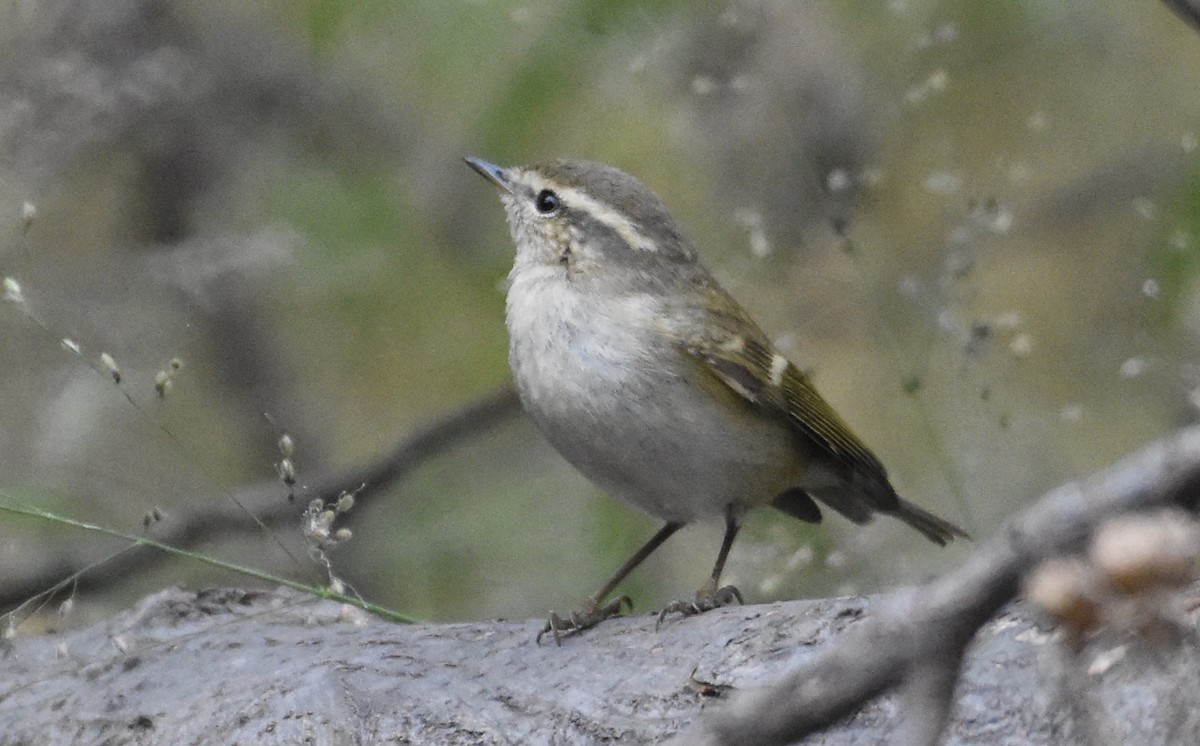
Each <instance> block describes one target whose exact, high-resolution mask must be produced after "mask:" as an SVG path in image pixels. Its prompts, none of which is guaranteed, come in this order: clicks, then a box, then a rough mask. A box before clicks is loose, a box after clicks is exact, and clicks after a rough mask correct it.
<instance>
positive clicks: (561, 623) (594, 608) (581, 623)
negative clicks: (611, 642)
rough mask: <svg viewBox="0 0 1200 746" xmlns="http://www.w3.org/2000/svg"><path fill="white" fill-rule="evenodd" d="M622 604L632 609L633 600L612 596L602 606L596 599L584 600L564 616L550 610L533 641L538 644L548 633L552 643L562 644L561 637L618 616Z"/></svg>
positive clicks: (626, 597) (577, 632) (575, 633)
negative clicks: (611, 598) (552, 637)
mask: <svg viewBox="0 0 1200 746" xmlns="http://www.w3.org/2000/svg"><path fill="white" fill-rule="evenodd" d="M622 606H623V607H625V608H626V609H629V610H630V611H632V610H633V601H631V600H630V599H629V596H621V597H620V598H614V599H613V600H612V601H609V602H608V603H606V604H604V605H603V606H601V605H600V604H599V603H598V602H596V601H592V600H588V601H584V602H583V605H582V606H580V607H579V608H578V609H576V610H575V611H572V612H571V613H570V614H568V615H567V616H566V617H561V616H559V615H558V614H556V613H554V612H553V611H552V612H550V619H548V620H547V621H546V626H545V627H542V631H541V632H538V635H537V638H536V640H535V642H536V643H537V644H539V645H540V644H541V643H542V637H543V636H544V635H546V634H547V633H549V634H551V635H553V636H554V644H556V645H562V638H564V637H570V636H572V635H577V634H579V633H580V632H583V631H584V630H585V629H591V628H592V627H595V626H596V625H597V624H599V623H600V622H603V621H604V620H605V619H611V618H612V617H615V616H620V614H621V607H622Z"/></svg>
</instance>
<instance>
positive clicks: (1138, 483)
mask: <svg viewBox="0 0 1200 746" xmlns="http://www.w3.org/2000/svg"><path fill="white" fill-rule="evenodd" d="M1198 504H1200V427H1193V428H1190V429H1187V430H1182V431H1180V432H1179V433H1177V434H1176V435H1174V436H1173V437H1171V438H1168V439H1166V440H1162V441H1159V442H1156V443H1152V444H1150V445H1148V446H1146V447H1144V448H1143V449H1142V450H1140V451H1138V452H1137V453H1135V454H1134V455H1132V456H1130V457H1128V458H1126V459H1125V460H1123V461H1121V462H1120V463H1118V464H1117V465H1116V466H1114V467H1112V468H1110V469H1108V470H1106V471H1103V472H1099V473H1097V474H1095V475H1093V476H1091V477H1089V478H1087V479H1084V480H1082V481H1080V482H1074V483H1070V484H1066V485H1064V486H1062V487H1059V488H1058V489H1055V490H1053V491H1052V492H1050V493H1048V494H1047V495H1045V496H1044V497H1043V498H1042V499H1040V500H1039V501H1038V502H1036V503H1035V504H1034V505H1032V506H1031V507H1029V508H1028V509H1026V510H1025V511H1024V512H1022V513H1021V514H1020V515H1018V516H1017V517H1016V518H1014V519H1013V520H1011V521H1010V522H1009V523H1008V524H1007V526H1006V528H1005V529H1004V530H1003V531H1001V532H1000V533H999V535H997V536H995V537H993V538H992V539H991V540H989V541H988V542H987V543H985V544H984V545H983V546H982V547H980V548H979V550H978V551H976V552H975V553H974V554H973V555H972V556H971V557H969V558H968V559H967V561H966V562H965V563H964V564H963V565H962V566H961V567H959V568H958V569H956V570H954V571H952V572H950V573H947V574H946V575H944V576H942V577H940V578H938V579H936V580H934V581H933V582H931V583H929V584H928V585H925V586H923V587H921V588H917V589H913V590H910V591H906V592H903V593H898V594H896V595H894V596H892V597H891V598H890V599H888V600H887V601H886V602H884V603H882V604H881V605H880V606H879V609H878V611H876V612H875V613H873V614H872V615H871V616H870V617H869V618H867V619H865V620H863V621H862V622H860V623H859V624H857V625H855V626H854V627H852V628H850V629H848V630H846V631H845V632H844V633H843V634H841V635H840V636H839V637H837V638H835V639H833V640H832V641H830V642H829V643H828V644H827V645H826V647H825V649H824V650H823V651H820V652H819V653H817V654H816V655H815V656H814V657H813V658H812V659H811V660H809V661H808V662H806V663H805V664H804V665H802V666H801V667H800V668H798V669H797V670H796V671H795V672H793V673H792V674H790V675H788V676H787V677H786V678H785V679H784V680H783V681H781V682H780V683H779V684H778V685H776V686H773V687H770V688H766V689H762V690H759V691H753V692H747V693H745V694H743V695H742V696H740V697H737V698H735V699H734V700H733V701H732V702H731V703H730V705H729V706H727V707H724V708H722V709H720V710H717V711H715V712H713V713H712V714H710V715H708V716H707V717H706V718H705V719H704V720H703V721H702V722H701V723H700V725H699V726H698V727H697V728H696V729H695V730H694V731H693V732H690V733H688V734H685V736H684V737H682V739H681V740H680V741H679V742H680V743H689V744H711V745H713V746H715V745H716V744H722V745H723V746H733V745H734V744H786V743H791V742H793V741H795V740H797V739H799V738H801V737H803V736H805V735H807V734H809V733H812V732H814V731H817V730H820V729H822V728H825V727H827V726H829V725H831V724H833V723H835V722H836V721H838V720H839V719H841V718H843V717H845V716H847V715H850V714H852V713H853V712H855V711H856V710H857V709H858V708H860V707H861V706H862V705H863V704H864V703H865V702H867V701H868V700H870V699H871V698H873V697H876V696H878V695H880V694H882V693H884V692H886V691H889V690H893V689H895V690H897V691H898V693H899V694H900V695H901V697H900V701H901V702H902V706H903V709H904V713H905V714H904V718H905V724H904V727H903V730H902V734H903V735H904V736H905V737H906V741H905V742H906V743H919V744H925V743H936V742H937V738H938V736H939V734H940V732H941V730H942V728H943V726H944V725H945V722H946V720H947V718H948V716H949V714H950V712H951V709H952V706H953V705H952V702H951V695H952V692H953V688H954V682H955V681H956V680H957V677H958V674H959V669H960V667H961V665H962V659H963V653H964V651H965V649H966V647H967V645H968V644H969V643H970V642H971V640H972V638H973V637H974V635H975V633H976V631H977V630H978V629H979V628H980V627H981V626H982V625H983V624H984V623H985V622H986V621H987V620H988V619H989V618H990V617H991V616H992V615H993V614H995V613H996V611H997V610H999V608H1000V607H1001V606H1003V605H1004V604H1005V603H1007V602H1008V601H1010V600H1011V599H1012V598H1013V597H1014V596H1015V595H1016V593H1017V590H1018V584H1019V582H1020V579H1021V577H1022V576H1023V575H1024V574H1026V573H1027V572H1029V571H1030V570H1032V569H1033V568H1035V567H1036V566H1037V565H1038V564H1039V563H1041V562H1042V561H1043V560H1045V559H1047V558H1049V557H1053V556H1057V555H1062V554H1069V553H1072V552H1077V551H1080V550H1081V549H1082V548H1083V547H1084V546H1085V545H1086V543H1087V542H1088V541H1089V540H1090V538H1091V536H1092V533H1093V532H1094V531H1095V529H1096V528H1097V526H1098V525H1099V524H1100V522H1101V521H1103V520H1105V519H1107V518H1111V517H1114V516H1117V515H1120V514H1122V513H1128V512H1132V511H1144V510H1151V509H1155V508H1162V507H1168V506H1176V507H1181V508H1184V509H1186V510H1189V511H1191V512H1195V511H1196V509H1197V507H1198Z"/></svg>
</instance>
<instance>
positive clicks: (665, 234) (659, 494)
mask: <svg viewBox="0 0 1200 746" xmlns="http://www.w3.org/2000/svg"><path fill="white" fill-rule="evenodd" d="M466 161H467V163H468V164H469V165H470V166H471V167H472V168H473V169H475V170H476V171H477V172H479V173H480V174H481V175H482V176H483V177H484V178H486V179H488V180H489V181H491V182H492V183H493V184H495V185H496V186H498V187H499V188H500V189H501V194H500V199H501V201H502V202H503V203H504V209H505V212H506V213H507V216H508V225H509V229H510V231H511V233H512V238H513V242H514V243H515V244H516V249H517V252H516V260H515V261H514V263H513V268H512V271H511V272H510V273H509V275H508V279H509V287H508V297H507V314H506V316H507V318H506V323H507V326H508V333H509V356H508V360H509V365H510V366H511V367H512V372H513V376H514V378H515V379H516V384H517V390H518V391H519V393H520V397H521V402H522V404H523V405H524V408H525V410H526V411H527V412H528V414H529V415H530V417H532V419H533V421H534V422H535V423H536V424H537V426H538V428H539V429H540V430H541V432H542V433H543V434H544V435H545V436H546V438H547V439H548V440H549V441H550V443H551V444H552V445H553V446H554V447H555V448H557V449H558V451H559V452H560V453H561V454H562V455H563V456H564V457H566V459H567V460H568V461H569V462H571V464H573V465H574V466H575V467H576V468H577V469H579V471H581V472H583V474H584V475H585V476H587V477H588V478H589V479H591V480H592V481H593V482H595V483H596V484H597V485H599V486H600V487H601V488H603V489H604V490H605V491H607V492H609V493H610V494H612V495H614V496H616V497H618V498H620V499H622V500H624V501H625V502H627V503H629V504H631V505H632V506H634V507H636V508H638V509H640V510H642V511H644V512H645V513H648V514H650V515H651V516H654V517H656V518H658V519H660V520H662V521H664V525H663V527H662V528H661V529H660V530H659V531H658V533H656V534H655V535H654V536H653V537H652V538H651V539H650V540H649V541H648V542H647V543H646V544H645V545H644V546H643V547H642V548H641V549H639V550H638V551H637V553H635V554H634V555H633V556H632V557H631V558H630V559H629V561H628V562H626V563H625V564H624V565H623V566H622V567H621V568H620V569H619V570H617V572H616V573H615V574H614V575H613V576H612V578H611V579H610V580H609V581H608V582H607V583H605V584H604V585H603V586H602V587H601V588H600V589H599V590H597V591H596V592H595V593H594V594H592V595H591V596H590V597H588V598H587V600H586V601H584V603H583V604H582V605H581V606H580V607H579V608H578V609H577V610H576V611H574V612H573V613H571V614H570V615H568V616H567V617H560V616H559V615H558V614H554V613H551V615H550V619H549V621H548V622H547V623H546V626H545V628H544V629H543V630H542V632H541V633H540V634H539V635H538V639H539V640H540V639H541V637H542V636H543V635H544V634H546V633H552V634H553V635H554V637H555V639H556V640H559V639H560V637H561V636H562V635H565V634H572V633H577V632H580V631H582V630H585V629H587V628H589V627H592V626H595V625H596V624H598V623H599V622H601V621H603V620H604V619H607V618H609V617H612V616H615V615H617V614H619V613H620V611H621V607H622V606H623V605H630V602H629V599H628V597H624V596H623V597H620V598H617V599H615V600H612V601H609V600H608V597H609V595H610V594H611V593H612V592H613V590H614V589H615V588H616V587H617V585H618V584H620V582H621V581H622V580H623V579H624V578H625V576H626V575H628V574H629V573H630V572H631V571H632V570H633V569H634V568H635V567H637V565H638V564H639V563H640V562H641V561H642V560H644V559H645V558H646V557H647V556H649V555H650V554H651V553H652V552H653V551H654V550H655V549H657V548H658V547H659V546H660V545H661V544H662V543H663V542H664V541H666V540H667V539H668V538H669V537H670V536H671V535H672V534H674V533H675V532H676V531H678V530H679V529H680V528H681V527H682V526H683V525H684V524H687V523H689V522H691V521H695V520H698V519H703V518H708V517H711V516H718V515H720V516H723V517H724V519H725V535H724V539H723V541H722V542H721V548H720V550H719V551H718V553H717V559H716V563H715V564H714V565H713V569H712V574H711V575H710V576H709V578H708V582H707V583H705V585H704V586H703V587H702V588H701V589H700V590H699V591H698V592H697V593H696V596H695V598H694V599H693V600H689V601H686V602H676V603H673V604H670V605H668V606H667V607H666V608H664V609H663V610H662V612H661V613H660V615H659V619H658V621H659V623H660V624H661V622H662V620H663V618H664V617H665V616H666V615H667V614H671V613H681V614H684V615H688V614H698V613H701V612H704V611H707V610H710V609H713V608H716V607H718V606H723V605H726V604H728V603H731V602H732V601H733V600H737V601H738V602H741V600H742V598H741V594H740V593H739V592H738V591H737V589H736V588H733V587H732V586H726V587H721V584H720V581H721V572H722V569H723V568H724V565H725V560H726V558H727V557H728V555H729V549H730V547H731V546H732V545H733V541H734V539H735V538H736V536H737V533H738V528H739V526H740V525H741V522H742V518H743V516H744V515H745V513H746V511H747V510H748V509H750V508H753V507H756V506H759V505H771V506H773V507H775V508H777V509H779V510H781V511H783V512H784V513H787V514H789V515H792V516H794V517H796V518H799V519H800V520H802V521H808V522H810V523H816V522H818V521H820V520H821V509H820V507H818V504H817V503H818V502H820V503H822V504H824V505H826V506H828V507H830V508H832V509H833V510H835V511H837V512H838V513H841V514H842V515H844V516H845V517H846V518H849V519H850V520H851V521H853V522H855V523H860V524H861V523H866V522H868V521H870V520H871V518H872V516H873V515H874V514H875V513H883V514H885V515H890V516H894V517H896V518H899V519H900V520H902V521H904V522H905V523H907V524H908V525H910V526H912V527H913V528H915V529H916V530H917V531H920V532H921V533H922V534H923V535H925V537H927V538H928V539H930V540H931V541H934V542H937V543H938V544H942V545H944V544H945V543H946V542H948V541H950V540H951V539H953V538H954V537H955V536H963V537H965V536H966V533H964V532H963V530H962V529H960V528H958V527H957V526H955V525H953V524H951V523H949V522H947V521H945V520H943V519H941V518H939V517H937V516H935V515H933V514H932V513H929V512H927V511H925V510H922V509H921V508H918V507H917V506H915V505H913V504H912V503H910V502H907V501H906V500H904V499H903V498H901V497H900V496H899V495H897V494H896V491H895V489H893V487H892V485H891V483H890V482H889V481H888V476H887V472H886V471H885V470H884V468H883V465H882V464H881V463H880V462H879V459H877V458H876V457H875V455H874V454H872V453H871V451H870V450H869V449H868V448H867V447H866V446H865V445H864V444H863V443H862V441H861V440H859V439H858V437H857V436H855V435H854V433H853V432H852V431H851V430H850V428H849V427H848V426H847V425H846V423H844V422H843V421H842V419H841V418H840V417H839V416H838V415H837V413H836V412H834V411H833V408H832V407H830V406H829V404H827V403H826V402H825V400H824V399H822V398H821V395H820V394H818V393H817V391H816V389H814V388H813V386H812V384H811V383H810V382H809V380H808V378H807V377H806V376H805V375H804V374H803V373H801V372H800V371H799V370H798V369H797V368H796V367H795V366H794V365H792V364H791V363H790V362H789V361H788V359H787V358H785V357H784V356H783V355H782V354H780V353H779V352H777V351H776V350H775V349H774V347H773V346H772V345H771V342H770V341H769V340H768V338H767V335H766V334H764V333H763V331H762V330H761V329H759V327H758V325H757V324H755V323H754V321H753V320H752V319H751V318H750V317H749V316H748V315H747V314H746V312H745V311H743V310H742V307H741V306H739V305H738V304H737V302H736V301H734V299H733V298H732V297H730V296H729V294H728V293H726V292H725V291H724V290H723V289H722V288H721V286H720V285H718V284H717V282H716V280H714V279H713V278H712V276H711V275H710V274H709V273H708V271H707V270H706V269H705V268H704V266H703V265H702V264H701V263H700V261H699V259H698V258H697V256H696V251H695V250H694V249H693V248H692V245H691V244H690V243H689V242H688V240H687V239H686V238H684V236H683V233H682V232H681V231H680V229H679V227H678V226H677V225H676V224H675V221H674V220H673V219H672V218H671V216H670V214H669V213H668V212H667V209H666V207H664V206H663V203H662V202H661V201H660V200H659V198H658V197H657V196H655V194H654V193H653V192H651V191H650V190H649V189H648V188H647V187H646V186H645V185H644V184H642V182H640V181H638V180H637V179H636V178H634V177H633V176H630V175H629V174H627V173H625V172H624V171H621V170H619V169H616V168H613V167H612V166H606V165H604V164H601V163H593V162H588V161H550V162H547V163H540V164H536V165H532V166H518V167H512V168H501V167H500V166H497V165H495V164H492V163H488V162H487V161H484V160H480V159H478V158H467V159H466Z"/></svg>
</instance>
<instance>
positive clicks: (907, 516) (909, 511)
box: [887, 497, 971, 546]
mask: <svg viewBox="0 0 1200 746" xmlns="http://www.w3.org/2000/svg"><path fill="white" fill-rule="evenodd" d="M896 499H897V503H896V507H895V508H892V509H890V510H888V511H887V513H888V514H889V515H893V516H895V517H896V518H899V519H900V520H902V521H904V522H905V523H907V524H908V525H910V526H912V527H913V528H915V529H916V530H918V531H920V532H921V533H922V534H924V535H925V538H927V539H929V540H930V541H932V542H935V543H937V544H940V545H942V546H946V543H947V542H950V541H954V538H955V537H956V536H961V537H962V538H964V539H970V538H971V536H970V534H968V533H967V532H966V531H963V530H962V529H961V528H959V527H958V526H955V525H954V524H953V523H951V522H950V521H947V520H945V519H943V518H938V517H937V516H936V515H934V514H933V513H930V512H929V511H928V510H924V509H922V508H918V507H917V506H916V505H913V504H912V503H910V502H908V501H907V500H905V499H904V498H902V497H897V498H896Z"/></svg>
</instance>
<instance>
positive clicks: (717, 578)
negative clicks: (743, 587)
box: [654, 505, 745, 630]
mask: <svg viewBox="0 0 1200 746" xmlns="http://www.w3.org/2000/svg"><path fill="white" fill-rule="evenodd" d="M740 528H741V522H740V520H739V515H738V514H737V513H736V512H735V511H734V509H733V506H732V505H730V506H728V507H727V508H726V509H725V538H723V539H722V540H721V551H719V552H717V561H716V563H715V564H713V569H712V575H710V576H709V578H708V582H707V583H705V584H704V586H703V587H702V588H700V590H698V591H696V598H695V599H693V600H691V601H676V602H675V603H673V604H669V605H667V606H666V607H665V608H663V610H662V611H660V612H659V613H658V622H657V623H656V624H655V625H654V628H655V629H656V630H657V629H658V628H659V627H661V626H662V623H663V619H666V617H667V615H668V614H675V613H678V614H682V615H683V616H694V615H696V614H703V613H704V612H706V611H712V610H713V609H719V608H721V607H722V606H729V605H730V604H732V603H733V602H734V601H737V602H738V603H739V604H742V603H745V601H743V600H742V593H741V591H739V590H738V589H737V588H734V587H733V586H732V585H727V586H725V587H723V588H722V587H720V583H721V573H722V572H723V571H724V570H725V560H727V559H728V558H729V550H730V549H731V548H732V547H733V540H734V539H736V538H737V534H738V529H740Z"/></svg>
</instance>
